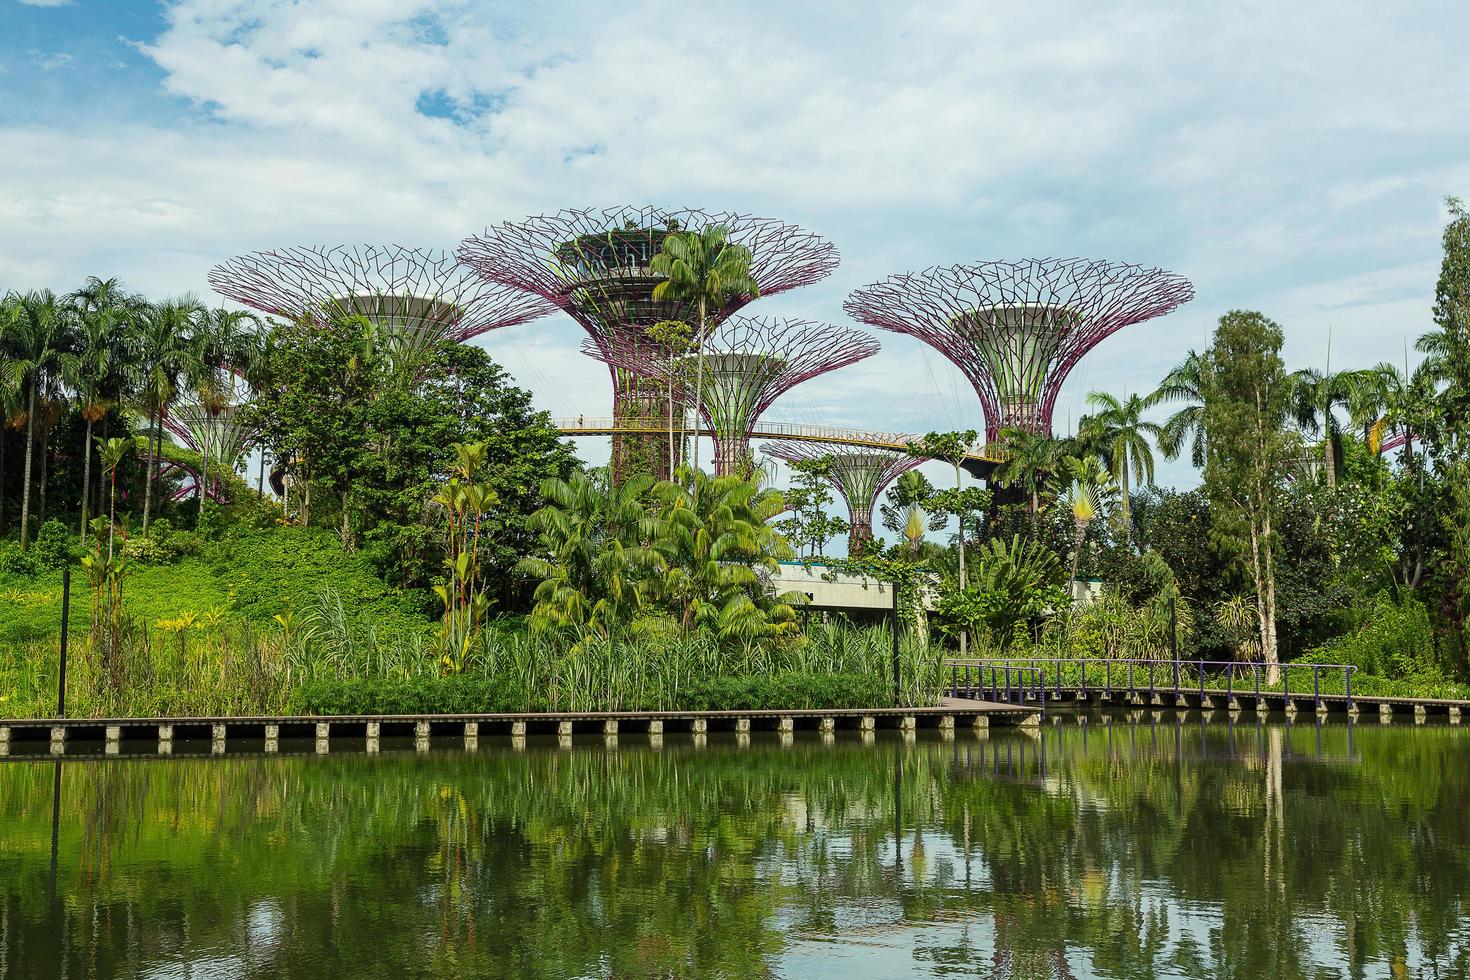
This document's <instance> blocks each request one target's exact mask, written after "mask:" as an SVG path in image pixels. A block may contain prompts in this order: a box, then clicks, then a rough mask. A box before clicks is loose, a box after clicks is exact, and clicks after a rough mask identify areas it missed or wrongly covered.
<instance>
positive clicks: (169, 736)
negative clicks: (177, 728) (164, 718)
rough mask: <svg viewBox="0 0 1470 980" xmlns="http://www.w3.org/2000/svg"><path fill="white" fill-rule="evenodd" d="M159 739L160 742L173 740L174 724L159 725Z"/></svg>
mask: <svg viewBox="0 0 1470 980" xmlns="http://www.w3.org/2000/svg"><path fill="white" fill-rule="evenodd" d="M158 740H159V741H160V742H172V741H173V740H174V726H172V725H159V726H158Z"/></svg>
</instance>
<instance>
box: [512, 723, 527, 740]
mask: <svg viewBox="0 0 1470 980" xmlns="http://www.w3.org/2000/svg"><path fill="white" fill-rule="evenodd" d="M510 737H511V738H525V737H526V723H525V722H523V721H513V722H511V723H510Z"/></svg>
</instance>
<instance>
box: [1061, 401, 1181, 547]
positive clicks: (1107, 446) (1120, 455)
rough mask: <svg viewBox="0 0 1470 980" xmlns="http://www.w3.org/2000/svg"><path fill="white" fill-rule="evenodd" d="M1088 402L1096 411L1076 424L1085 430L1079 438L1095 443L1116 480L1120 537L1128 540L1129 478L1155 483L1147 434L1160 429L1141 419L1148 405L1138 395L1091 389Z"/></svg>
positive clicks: (1157, 434) (1130, 533)
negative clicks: (1124, 395) (1117, 394)
mask: <svg viewBox="0 0 1470 980" xmlns="http://www.w3.org/2000/svg"><path fill="white" fill-rule="evenodd" d="M1087 404H1088V406H1089V407H1091V408H1093V409H1095V410H1096V413H1097V414H1095V415H1090V416H1088V417H1087V418H1086V419H1084V420H1083V422H1082V425H1081V426H1080V427H1079V428H1080V429H1081V431H1082V432H1084V433H1085V435H1084V436H1083V437H1082V438H1083V440H1084V441H1088V442H1091V443H1093V444H1094V445H1097V446H1098V448H1099V449H1100V450H1101V453H1102V458H1103V462H1104V463H1105V464H1106V465H1107V467H1108V470H1109V471H1110V472H1111V473H1112V474H1113V478H1114V479H1116V480H1117V481H1118V500H1119V504H1120V507H1119V515H1120V517H1121V519H1122V522H1123V537H1124V540H1125V541H1129V542H1131V541H1132V540H1133V525H1132V517H1131V515H1130V513H1129V510H1128V481H1129V477H1130V476H1132V478H1133V479H1134V480H1135V481H1137V482H1138V483H1139V484H1140V485H1142V486H1147V485H1149V484H1152V483H1153V482H1154V452H1153V448H1152V447H1151V446H1149V442H1148V437H1149V436H1153V437H1154V438H1155V439H1157V438H1159V437H1160V435H1161V433H1162V429H1161V428H1160V427H1159V425H1157V424H1156V423H1154V422H1149V421H1146V420H1145V419H1144V418H1143V413H1144V412H1145V411H1147V410H1148V404H1147V402H1146V401H1145V400H1144V399H1143V398H1142V397H1141V396H1139V395H1129V396H1127V398H1125V399H1123V400H1119V399H1118V398H1117V397H1116V396H1114V395H1112V394H1109V393H1108V392H1106V391H1094V392H1092V393H1091V394H1089V395H1088V396H1087Z"/></svg>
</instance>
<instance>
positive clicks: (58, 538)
mask: <svg viewBox="0 0 1470 980" xmlns="http://www.w3.org/2000/svg"><path fill="white" fill-rule="evenodd" d="M31 550H32V551H33V552H34V553H35V556H36V561H37V562H39V563H40V565H41V567H42V568H61V567H62V566H64V565H72V564H75V563H76V561H77V559H78V558H79V557H80V555H81V551H80V549H79V548H78V547H77V539H76V534H75V533H73V532H72V531H71V530H70V529H69V528H67V526H66V525H65V524H63V523H61V522H60V521H58V520H55V519H52V520H49V521H47V522H46V523H45V524H42V525H41V527H40V529H39V530H38V531H37V532H36V541H35V544H34V545H32V549H31Z"/></svg>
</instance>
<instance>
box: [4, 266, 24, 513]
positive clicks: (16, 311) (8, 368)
mask: <svg viewBox="0 0 1470 980" xmlns="http://www.w3.org/2000/svg"><path fill="white" fill-rule="evenodd" d="M19 327H20V297H18V296H16V295H14V294H13V293H7V294H6V295H4V296H0V534H3V533H4V532H5V531H6V530H7V522H6V511H5V473H6V469H5V430H6V429H7V428H9V426H10V420H11V418H12V417H13V416H14V413H15V412H16V411H17V410H18V409H19V408H20V405H21V398H20V392H21V388H22V385H21V374H20V369H19V337H18V336H17V335H18V332H19Z"/></svg>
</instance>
